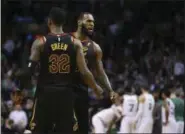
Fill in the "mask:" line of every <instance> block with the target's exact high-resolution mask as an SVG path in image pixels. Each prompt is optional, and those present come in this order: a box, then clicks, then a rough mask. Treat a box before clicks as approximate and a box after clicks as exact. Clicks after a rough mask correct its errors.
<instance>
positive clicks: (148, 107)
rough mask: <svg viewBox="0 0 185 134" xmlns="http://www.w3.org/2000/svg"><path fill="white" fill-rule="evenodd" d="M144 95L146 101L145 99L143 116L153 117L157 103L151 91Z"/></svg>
mask: <svg viewBox="0 0 185 134" xmlns="http://www.w3.org/2000/svg"><path fill="white" fill-rule="evenodd" d="M144 97H145V101H144V110H143V114H142V117H148V118H152V117H153V109H154V105H155V100H154V97H153V96H152V95H151V94H150V93H146V94H144Z"/></svg>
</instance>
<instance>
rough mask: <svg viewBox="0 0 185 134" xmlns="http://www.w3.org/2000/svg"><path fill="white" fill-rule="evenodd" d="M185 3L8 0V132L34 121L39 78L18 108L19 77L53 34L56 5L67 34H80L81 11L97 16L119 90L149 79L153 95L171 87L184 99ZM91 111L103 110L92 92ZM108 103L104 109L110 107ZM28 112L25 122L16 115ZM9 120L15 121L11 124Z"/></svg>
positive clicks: (4, 75)
mask: <svg viewBox="0 0 185 134" xmlns="http://www.w3.org/2000/svg"><path fill="white" fill-rule="evenodd" d="M183 5H184V3H183V1H176V2H175V1H173V0H172V1H169V2H167V1H166V2H160V1H158V2H152V1H149V2H147V1H140V0H138V1H134V3H133V2H131V1H129V0H116V1H114V0H108V1H100V0H88V1H79V2H77V1H72V0H68V1H58V2H57V1H56V2H52V0H48V1H38V2H36V1H32V0H20V1H14V2H13V1H12V2H11V1H3V2H2V37H1V38H2V39H1V40H2V45H1V50H2V52H1V83H2V84H1V92H2V94H1V95H2V97H1V112H2V114H1V122H2V123H1V126H2V128H3V129H4V130H6V128H10V127H11V126H12V125H11V124H13V123H18V124H19V122H18V121H19V120H21V119H20V118H24V117H25V115H26V117H25V118H26V119H24V120H25V122H24V123H22V122H21V125H22V126H23V127H25V126H27V124H28V121H29V119H30V118H31V112H32V111H31V109H32V107H33V97H34V93H35V90H36V84H37V78H36V77H33V78H32V87H31V88H30V89H23V91H24V101H23V105H21V106H14V105H13V100H12V95H13V91H15V90H17V89H18V88H19V79H17V78H16V77H15V76H16V73H19V71H21V68H23V67H24V66H25V65H26V64H27V60H28V56H29V54H30V47H31V44H32V42H33V41H34V39H35V37H36V36H39V35H45V34H47V32H48V29H47V25H46V20H47V14H48V12H49V10H50V9H51V7H52V6H59V7H62V8H65V9H66V10H67V14H68V16H67V19H66V24H65V26H64V31H65V32H71V31H74V30H75V29H76V23H77V21H76V19H77V17H78V16H79V14H80V13H81V12H91V13H93V14H94V17H95V34H94V37H93V38H94V40H95V41H96V42H97V43H98V44H99V45H100V47H101V48H102V50H103V54H104V57H103V63H104V67H105V70H106V73H107V74H108V76H109V79H110V81H111V84H112V86H113V89H114V90H119V89H120V88H123V87H124V85H125V83H126V81H128V80H129V81H130V80H132V81H133V82H137V80H139V79H140V77H141V75H145V76H147V78H148V80H149V83H150V90H154V89H156V87H157V88H160V89H163V87H165V85H167V84H168V85H169V84H170V85H171V86H172V87H173V88H174V89H175V90H178V91H179V92H180V93H181V96H184V89H185V85H184V77H185V72H184V71H185V58H184V57H185V47H184V34H183V33H184V19H183V15H184V13H183V11H184V6H183ZM89 94H90V98H91V105H92V106H91V108H90V111H92V110H93V108H94V107H96V106H97V102H96V101H95V100H94V97H93V93H92V91H91V89H89ZM108 105H109V102H107V100H105V101H103V103H101V106H99V104H98V108H99V107H107V106H108ZM17 109H22V114H21V115H20V117H12V112H14V111H16V110H17ZM7 119H9V120H7Z"/></svg>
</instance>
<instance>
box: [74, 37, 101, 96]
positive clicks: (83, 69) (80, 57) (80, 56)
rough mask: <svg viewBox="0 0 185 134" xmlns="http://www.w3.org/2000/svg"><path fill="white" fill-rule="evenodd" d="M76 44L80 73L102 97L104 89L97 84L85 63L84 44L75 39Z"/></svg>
mask: <svg viewBox="0 0 185 134" xmlns="http://www.w3.org/2000/svg"><path fill="white" fill-rule="evenodd" d="M74 44H75V46H76V51H77V67H78V69H79V71H80V73H81V74H82V76H83V79H84V81H85V83H86V84H87V85H88V86H89V87H90V88H91V89H93V90H94V92H95V93H96V95H98V96H100V94H101V93H102V89H101V87H100V86H99V85H97V84H96V81H95V79H94V77H93V75H92V73H91V72H90V71H89V69H88V67H87V64H86V62H85V58H84V54H83V48H82V44H81V42H80V41H79V40H77V39H74Z"/></svg>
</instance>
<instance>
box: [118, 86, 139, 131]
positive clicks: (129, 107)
mask: <svg viewBox="0 0 185 134" xmlns="http://www.w3.org/2000/svg"><path fill="white" fill-rule="evenodd" d="M124 92H125V94H124V95H123V96H122V104H123V106H122V108H123V109H122V110H123V118H122V121H121V126H120V131H119V133H134V132H135V130H134V129H133V122H134V118H135V116H136V113H137V108H138V98H137V95H136V94H134V93H133V91H132V87H131V85H128V86H126V88H125V89H124Z"/></svg>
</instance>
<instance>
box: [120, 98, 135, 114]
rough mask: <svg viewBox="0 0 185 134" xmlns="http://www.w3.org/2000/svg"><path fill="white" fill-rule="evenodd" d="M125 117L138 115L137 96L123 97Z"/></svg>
mask: <svg viewBox="0 0 185 134" xmlns="http://www.w3.org/2000/svg"><path fill="white" fill-rule="evenodd" d="M123 99H124V101H123V115H124V116H135V115H136V113H137V107H138V99H137V96H136V95H123Z"/></svg>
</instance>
